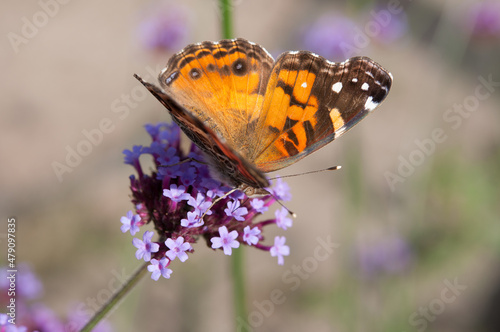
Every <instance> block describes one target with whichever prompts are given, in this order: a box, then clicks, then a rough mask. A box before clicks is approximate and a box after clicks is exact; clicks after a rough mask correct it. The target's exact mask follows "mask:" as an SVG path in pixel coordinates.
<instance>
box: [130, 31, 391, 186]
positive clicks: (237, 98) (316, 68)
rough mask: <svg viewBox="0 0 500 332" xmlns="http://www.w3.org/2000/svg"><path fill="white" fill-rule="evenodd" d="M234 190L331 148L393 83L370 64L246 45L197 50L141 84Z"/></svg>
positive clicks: (240, 42) (363, 59) (189, 49)
mask: <svg viewBox="0 0 500 332" xmlns="http://www.w3.org/2000/svg"><path fill="white" fill-rule="evenodd" d="M136 77H137V78H138V79H139V80H140V81H141V82H142V83H143V84H144V85H145V86H146V87H147V88H148V89H149V90H150V92H151V93H152V94H153V95H155V96H156V98H157V99H158V100H159V101H160V102H161V103H162V104H163V105H164V106H166V107H167V108H168V109H169V111H170V114H171V115H172V118H173V120H174V121H175V122H176V123H177V124H178V125H179V126H180V128H181V129H182V130H183V131H184V132H185V133H186V135H187V136H188V137H189V138H190V139H191V140H192V141H193V142H194V143H195V144H196V145H197V146H198V147H200V149H201V150H202V151H204V152H205V153H206V154H207V156H208V159H209V161H210V163H211V164H212V166H213V167H214V168H215V171H216V173H218V174H219V175H221V176H222V179H223V181H224V182H226V183H227V184H230V185H232V186H234V187H238V188H241V189H243V190H245V191H246V192H247V194H248V193H250V194H251V193H258V192H259V191H262V190H263V189H264V188H266V187H268V186H269V181H268V180H267V178H266V177H265V175H264V173H266V172H271V171H275V170H279V169H281V168H283V167H286V166H289V165H291V164H293V163H295V162H297V161H298V160H300V159H302V158H304V157H305V156H307V155H309V154H310V153H312V152H314V151H316V150H318V149H319V148H321V147H322V146H324V145H326V144H328V143H329V142H331V141H332V140H334V139H335V138H337V137H339V136H340V135H342V134H343V133H345V132H346V131H347V130H348V129H350V128H351V127H352V126H354V125H355V124H356V123H358V122H359V121H360V120H361V119H362V118H364V117H365V116H366V115H367V114H368V113H370V112H371V111H372V110H373V109H374V108H376V107H377V106H378V105H379V104H380V103H381V102H382V101H383V100H384V99H385V97H386V96H387V94H388V92H389V89H390V87H391V84H392V76H391V75H390V73H388V72H387V71H386V70H385V69H383V68H382V67H381V66H380V65H378V64H377V63H375V62H374V61H373V60H371V59H369V58H367V57H354V58H351V59H348V60H346V61H345V62H343V63H333V62H330V61H328V60H326V59H324V58H322V57H320V56H318V55H316V54H314V53H311V52H307V51H297V52H286V53H283V54H282V55H281V56H280V57H279V58H278V59H277V60H276V62H275V61H274V60H273V58H272V56H271V55H270V54H269V53H268V52H267V51H266V50H265V49H264V48H262V47H261V46H259V45H257V44H255V43H252V42H249V41H247V40H245V39H234V40H221V41H219V42H203V43H198V44H192V45H189V46H187V47H186V48H184V49H183V50H182V51H181V52H179V53H177V54H175V55H174V56H173V57H172V58H171V59H170V60H169V61H168V63H167V66H166V68H165V69H164V70H162V72H161V73H160V75H159V82H160V87H157V86H155V85H152V84H149V83H147V82H144V81H142V79H140V78H139V77H138V76H136Z"/></svg>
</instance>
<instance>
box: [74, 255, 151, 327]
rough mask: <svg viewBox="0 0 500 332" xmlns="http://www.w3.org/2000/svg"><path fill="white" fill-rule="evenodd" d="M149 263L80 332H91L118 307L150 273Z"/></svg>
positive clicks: (136, 272) (139, 269)
mask: <svg viewBox="0 0 500 332" xmlns="http://www.w3.org/2000/svg"><path fill="white" fill-rule="evenodd" d="M148 265H149V262H145V263H144V264H143V265H142V266H141V267H139V268H138V269H137V271H135V273H134V274H133V275H132V276H131V277H130V279H129V280H127V282H126V283H125V284H124V285H123V286H122V288H120V289H119V290H118V292H116V293H115V294H114V295H113V296H112V297H111V298H110V299H109V300H108V302H106V303H105V304H104V305H103V306H102V307H101V309H99V311H98V312H96V313H95V315H94V317H92V318H91V319H90V321H89V322H88V323H87V324H86V325H85V326H84V327H83V328H82V329H81V330H80V332H90V331H92V329H93V328H94V327H95V326H96V325H97V324H98V323H99V322H100V321H101V320H102V319H103V318H104V317H105V316H106V315H107V314H108V313H109V311H110V310H111V309H113V307H114V306H115V305H117V304H118V303H119V302H120V301H121V299H123V297H124V296H125V295H127V294H128V292H129V291H130V290H131V289H132V288H134V286H135V285H136V284H137V283H138V282H139V280H141V279H142V277H143V276H144V275H145V274H146V272H147V271H148Z"/></svg>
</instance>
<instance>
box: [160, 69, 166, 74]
mask: <svg viewBox="0 0 500 332" xmlns="http://www.w3.org/2000/svg"><path fill="white" fill-rule="evenodd" d="M166 71H167V68H166V67H165V68H163V69H162V70H161V72H160V75H163V74H164V73H165V72H166Z"/></svg>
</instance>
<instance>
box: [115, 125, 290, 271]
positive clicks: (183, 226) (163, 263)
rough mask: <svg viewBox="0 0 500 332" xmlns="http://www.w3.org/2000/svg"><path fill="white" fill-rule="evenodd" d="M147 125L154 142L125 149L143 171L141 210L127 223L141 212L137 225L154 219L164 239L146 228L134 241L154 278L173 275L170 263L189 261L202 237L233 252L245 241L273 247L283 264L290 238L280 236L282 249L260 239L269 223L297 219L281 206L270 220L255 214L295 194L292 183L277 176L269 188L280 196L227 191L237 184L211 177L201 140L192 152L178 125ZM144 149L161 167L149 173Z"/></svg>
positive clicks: (136, 183) (135, 192) (136, 189)
mask: <svg viewBox="0 0 500 332" xmlns="http://www.w3.org/2000/svg"><path fill="white" fill-rule="evenodd" d="M146 130H147V132H148V133H149V134H150V135H151V138H152V142H151V145H150V146H149V147H141V148H138V147H137V146H135V147H133V151H130V150H124V151H123V153H124V155H125V163H126V164H128V165H131V166H133V167H134V168H135V170H136V172H137V174H138V175H137V176H135V175H131V176H130V189H131V190H132V204H133V205H134V207H135V215H134V214H133V213H130V212H128V213H127V216H126V217H122V223H123V221H125V224H126V225H128V220H132V219H134V220H135V219H136V217H135V216H140V219H141V220H140V221H136V222H134V225H137V226H138V227H142V226H144V225H146V224H149V223H153V224H154V229H155V232H156V233H157V234H158V235H159V239H157V240H152V235H153V232H152V231H146V232H145V233H144V235H143V239H142V240H140V239H138V238H134V240H133V244H134V246H135V247H136V248H138V250H137V252H136V257H137V259H144V260H145V261H151V263H152V265H150V267H149V268H148V269H149V271H150V272H152V276H151V277H152V279H154V280H157V279H158V278H159V277H160V276H163V277H165V278H170V273H171V272H172V271H171V270H170V269H168V266H169V265H170V263H171V262H172V261H173V260H174V259H175V258H176V257H178V258H179V260H180V261H181V262H184V261H186V260H187V259H188V256H189V254H191V253H192V252H193V251H194V249H193V247H192V246H191V244H194V243H196V242H197V241H198V239H199V238H204V239H205V241H206V242H207V245H208V246H209V247H211V248H213V249H220V250H223V251H224V253H225V254H226V255H231V253H232V249H236V248H238V247H239V246H240V244H243V245H248V246H254V247H256V248H258V249H261V250H265V251H269V252H271V255H272V256H276V255H278V260H279V263H280V264H283V257H284V256H287V255H288V254H289V248H288V246H285V245H284V241H285V238H284V237H279V238H280V241H281V242H280V243H281V244H282V245H281V246H280V247H279V248H278V247H276V246H275V247H276V248H274V247H271V246H266V245H263V244H262V243H261V242H260V241H262V240H263V239H264V238H263V236H262V235H261V232H262V229H263V227H265V226H267V225H272V224H274V225H277V226H279V227H281V228H284V229H286V228H288V227H291V226H292V221H291V219H289V218H286V214H287V213H288V211H287V210H285V209H282V210H279V213H277V214H275V218H271V219H267V220H264V221H256V220H255V219H256V217H258V216H260V215H261V214H262V213H263V212H264V211H266V210H267V209H268V208H269V207H270V206H271V205H272V204H273V203H274V202H276V199H281V200H285V201H286V200H289V199H291V194H290V192H289V187H288V185H287V184H286V182H284V181H283V180H281V179H277V181H275V184H274V186H273V187H272V188H267V189H268V190H269V192H272V193H273V195H274V196H273V195H265V196H262V197H259V198H258V199H250V198H248V197H247V196H246V195H245V194H244V193H242V192H240V191H235V192H233V193H231V194H230V195H227V194H228V192H230V191H231V189H232V188H230V187H227V186H225V185H223V184H222V183H221V182H219V181H217V180H215V179H213V178H211V177H210V172H209V168H208V166H207V165H206V164H204V163H200V162H198V161H203V155H202V153H201V151H200V150H199V149H198V147H196V145H194V144H191V146H190V149H189V151H183V150H182V149H180V144H179V142H180V130H179V127H178V126H177V125H176V124H166V123H160V124H158V125H156V126H153V125H146ZM141 154H147V155H151V156H152V157H153V160H154V163H155V165H156V169H155V170H153V171H152V173H151V174H145V173H144V172H143V169H142V166H141V163H140V162H139V158H140V156H141ZM122 232H124V233H128V232H129V229H128V227H123V226H122ZM276 238H278V237H276ZM275 242H276V239H275ZM272 248H274V249H272ZM278 249H279V250H278ZM276 250H277V251H276ZM275 251H276V252H275Z"/></svg>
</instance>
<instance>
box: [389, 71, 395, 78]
mask: <svg viewBox="0 0 500 332" xmlns="http://www.w3.org/2000/svg"><path fill="white" fill-rule="evenodd" d="M389 76H390V77H391V80H394V77H392V73H391V72H389Z"/></svg>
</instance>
